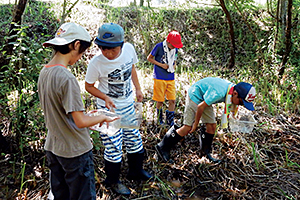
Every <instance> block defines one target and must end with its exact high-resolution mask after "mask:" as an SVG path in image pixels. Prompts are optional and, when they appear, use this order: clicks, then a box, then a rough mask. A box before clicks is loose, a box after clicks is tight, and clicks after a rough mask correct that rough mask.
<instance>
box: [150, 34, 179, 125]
mask: <svg viewBox="0 0 300 200" xmlns="http://www.w3.org/2000/svg"><path fill="white" fill-rule="evenodd" d="M182 46H183V45H182V43H181V36H180V34H179V33H178V32H177V31H171V32H170V33H169V34H168V36H167V39H166V40H165V41H163V42H160V43H158V44H156V45H155V47H154V48H153V50H152V51H151V53H150V54H149V55H148V57H147V60H148V61H150V62H151V63H152V64H154V72H153V79H154V86H153V98H152V99H153V100H154V101H156V111H157V116H158V123H159V124H163V123H164V121H163V110H162V106H163V102H164V101H165V96H166V98H167V100H168V101H169V107H168V110H166V119H167V124H168V125H169V126H173V125H174V110H175V100H176V91H175V75H174V72H175V65H176V63H175V61H176V59H177V52H178V49H179V48H182Z"/></svg>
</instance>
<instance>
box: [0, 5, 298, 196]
mask: <svg viewBox="0 0 300 200" xmlns="http://www.w3.org/2000/svg"><path fill="white" fill-rule="evenodd" d="M111 3H112V1H109V0H106V1H94V0H85V1H79V0H76V1H72V2H69V1H67V0H65V1H49V2H48V1H35V0H18V1H10V0H3V1H1V3H0V16H1V18H0V25H1V27H2V28H1V30H0V32H1V34H0V49H1V54H0V66H1V68H0V77H1V78H0V84H1V86H0V88H1V89H0V95H1V97H0V107H1V109H0V110H1V111H0V115H1V124H0V126H1V134H0V149H1V155H0V163H1V166H0V168H1V169H0V199H46V197H47V194H48V192H49V182H48V177H49V169H48V168H47V165H46V158H45V155H44V152H43V145H44V141H45V136H46V127H45V123H44V118H43V113H42V111H41V109H40V106H39V99H38V95H37V85H36V83H37V79H38V75H39V71H40V70H41V68H42V66H43V64H45V63H47V62H48V61H49V59H50V57H51V53H52V52H51V50H50V49H48V48H43V47H42V43H43V42H44V41H46V40H48V39H49V38H52V37H53V35H54V33H55V31H56V30H57V28H58V27H59V25H60V24H61V23H63V22H69V21H70V22H76V23H79V24H81V25H82V26H84V27H86V28H87V30H88V31H89V33H90V34H91V35H92V37H95V36H96V35H97V30H98V27H99V26H100V25H101V24H103V23H106V22H114V23H118V24H120V25H121V26H122V27H123V28H124V29H125V39H126V41H127V42H130V43H132V44H134V45H135V47H136V50H137V53H138V57H139V60H140V61H139V63H138V64H137V68H138V73H139V79H140V82H141V85H142V88H143V92H144V104H143V109H144V113H143V118H144V120H143V124H142V126H141V133H142V137H143V141H144V145H145V149H146V150H147V160H146V161H145V168H146V169H147V170H149V171H150V172H151V173H152V174H154V175H155V180H154V182H144V183H139V182H130V181H127V180H126V179H123V177H122V180H123V182H124V183H125V184H126V185H127V186H128V187H130V188H131V190H132V191H133V192H132V195H131V196H130V197H127V198H129V199H299V198H300V175H299V174H300V161H299V160H300V134H299V132H300V131H299V130H300V116H299V104H300V93H299V86H300V75H299V72H300V65H299V63H300V51H299V50H300V37H299V35H300V34H299V31H300V25H299V13H300V1H299V0H267V2H266V4H265V5H258V4H256V3H255V2H254V1H251V0H240V1H235V0H230V1H229V0H225V1H224V0H216V1H213V2H209V3H205V2H201V3H199V2H197V1H186V2H183V3H182V4H180V5H176V0H173V1H170V2H168V1H165V2H164V3H165V4H166V5H168V4H169V6H164V7H154V6H153V3H151V0H146V1H143V0H140V1H139V2H137V1H133V2H132V3H130V5H127V6H122V7H117V6H111ZM173 29H175V30H178V31H179V32H180V33H181V35H182V42H183V44H184V47H183V48H182V49H180V50H179V55H178V62H177V63H178V66H177V69H176V74H177V76H176V80H177V82H176V88H177V94H176V96H177V99H176V116H175V118H176V119H175V121H176V122H177V123H179V124H181V122H182V113H183V110H184V102H185V95H186V91H187V89H188V88H189V86H190V85H191V84H193V83H194V82H196V81H197V80H199V79H201V78H204V77H207V76H217V77H221V78H225V79H228V80H230V81H233V82H235V83H237V82H240V81H246V82H250V83H253V85H254V87H255V88H256V90H257V92H258V95H257V97H256V99H255V108H256V111H255V112H254V113H252V114H253V115H254V117H255V119H256V121H257V122H258V123H257V125H256V126H255V127H254V130H253V132H252V133H249V134H243V133H239V132H232V131H231V130H230V129H226V130H221V129H219V130H218V133H217V134H216V139H215V141H214V151H213V153H214V155H215V156H219V158H221V159H222V161H223V162H222V163H221V164H219V165H215V164H213V163H210V162H209V161H208V160H207V159H206V158H204V157H201V155H200V153H199V152H200V151H199V148H198V147H199V141H198V133H197V132H195V133H193V134H190V135H188V136H186V139H185V140H184V141H182V142H181V143H180V145H177V148H176V150H174V151H172V156H173V157H174V160H175V163H174V164H172V165H171V164H165V163H161V162H159V161H158V160H157V155H156V153H155V150H154V145H155V144H156V143H157V142H158V141H159V140H160V139H161V138H162V136H163V135H164V134H165V132H166V130H167V127H160V126H157V125H156V114H155V105H154V102H153V101H152V100H151V97H152V70H153V66H152V65H151V64H150V63H149V62H147V60H146V57H147V55H148V54H149V52H150V51H151V49H152V48H153V47H154V45H155V44H156V43H158V42H161V41H163V40H164V39H165V38H166V36H167V34H168V32H169V31H171V30H173ZM97 51H98V49H97V47H96V46H95V45H93V46H92V47H91V48H90V49H89V50H88V52H86V53H85V55H84V57H83V59H81V60H80V61H79V62H78V63H77V64H76V65H75V66H74V67H73V68H71V71H72V73H74V75H75V76H76V77H77V78H78V81H79V82H80V83H83V82H84V75H85V72H86V67H87V63H88V62H89V60H90V59H91V58H92V57H93V56H94V55H95V54H96V53H97ZM82 99H83V101H84V103H85V106H86V109H87V111H89V110H91V109H95V103H94V102H95V99H94V98H93V97H91V96H90V95H89V94H88V93H87V92H86V91H85V90H84V87H82ZM222 106H223V105H222V104H220V105H217V106H216V107H215V109H216V110H217V113H218V115H217V120H218V122H219V121H220V115H221V112H222ZM245 112H246V111H245ZM91 137H92V141H93V144H94V149H93V152H94V157H95V160H94V161H95V172H96V188H97V199H115V198H123V199H126V198H125V197H118V196H116V195H115V194H113V193H111V192H110V191H109V190H107V189H106V188H105V187H104V186H103V185H102V181H103V180H104V179H105V173H104V171H103V146H102V145H101V141H100V139H99V135H98V134H97V133H96V132H92V133H91ZM124 160H125V161H126V154H125V155H124ZM127 167H128V166H127V164H126V162H123V165H122V170H123V171H124V173H123V174H126V170H127Z"/></svg>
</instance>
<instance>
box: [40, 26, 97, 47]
mask: <svg viewBox="0 0 300 200" xmlns="http://www.w3.org/2000/svg"><path fill="white" fill-rule="evenodd" d="M74 40H83V41H86V42H91V40H92V38H91V36H90V34H89V33H88V32H87V30H86V29H85V28H83V27H82V26H80V25H79V24H75V23H72V22H69V23H64V24H62V25H61V26H60V27H59V29H58V30H57V31H56V33H55V38H54V39H51V40H48V41H46V42H44V43H43V46H45V47H48V46H51V45H59V46H61V45H65V44H69V43H71V42H73V41H74Z"/></svg>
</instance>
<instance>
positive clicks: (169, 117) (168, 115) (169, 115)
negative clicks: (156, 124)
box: [166, 110, 175, 126]
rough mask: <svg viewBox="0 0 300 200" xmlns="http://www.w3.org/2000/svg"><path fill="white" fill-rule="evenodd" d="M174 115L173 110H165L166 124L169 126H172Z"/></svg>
mask: <svg viewBox="0 0 300 200" xmlns="http://www.w3.org/2000/svg"><path fill="white" fill-rule="evenodd" d="M174 116H175V112H174V111H168V110H166V118H167V124H168V125H169V126H173V125H174Z"/></svg>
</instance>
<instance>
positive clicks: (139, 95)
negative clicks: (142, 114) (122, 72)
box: [135, 90, 144, 102]
mask: <svg viewBox="0 0 300 200" xmlns="http://www.w3.org/2000/svg"><path fill="white" fill-rule="evenodd" d="M135 93H136V99H137V101H138V102H142V101H143V99H144V96H143V93H142V91H141V90H136V91H135Z"/></svg>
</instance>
